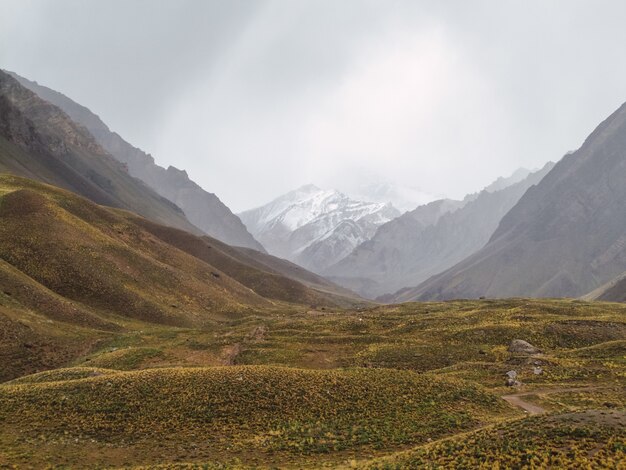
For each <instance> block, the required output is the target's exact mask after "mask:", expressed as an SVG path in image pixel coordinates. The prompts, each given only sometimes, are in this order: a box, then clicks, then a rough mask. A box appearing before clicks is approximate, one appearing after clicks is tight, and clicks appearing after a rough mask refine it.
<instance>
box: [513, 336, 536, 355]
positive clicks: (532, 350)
mask: <svg viewBox="0 0 626 470" xmlns="http://www.w3.org/2000/svg"><path fill="white" fill-rule="evenodd" d="M509 352H510V353H513V354H528V355H530V354H538V353H540V352H541V351H540V350H539V349H538V348H536V347H535V346H533V345H532V344H530V343H529V342H528V341H524V340H523V339H514V340H513V341H511V343H510V344H509Z"/></svg>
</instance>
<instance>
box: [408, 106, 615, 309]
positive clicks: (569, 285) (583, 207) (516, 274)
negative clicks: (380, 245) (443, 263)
mask: <svg viewBox="0 0 626 470" xmlns="http://www.w3.org/2000/svg"><path fill="white" fill-rule="evenodd" d="M625 200H626V105H622V106H621V107H620V108H619V109H618V110H617V111H615V112H614V113H613V114H612V115H611V116H609V117H608V118H607V119H606V120H605V121H604V122H602V123H601V124H600V125H599V126H598V127H597V128H596V129H595V130H594V131H593V132H592V133H591V134H590V135H589V137H587V139H586V140H585V142H584V143H583V145H582V146H581V147H580V148H579V149H578V150H576V151H575V152H571V153H569V154H567V155H566V156H565V157H564V158H563V159H562V160H560V161H559V162H558V163H557V164H556V166H555V167H554V168H553V169H552V170H551V171H550V172H549V173H548V175H547V176H546V177H545V178H544V179H543V180H542V181H541V182H540V183H539V184H537V185H536V186H535V187H532V188H530V189H529V190H528V191H527V192H526V193H525V194H524V196H523V197H522V198H521V199H520V200H519V202H518V203H517V204H516V205H515V206H514V207H513V208H512V209H511V210H510V211H509V212H508V213H507V214H506V215H505V216H504V217H503V218H502V220H501V221H500V223H499V225H498V227H497V229H496V230H495V233H494V234H493V235H492V236H491V237H490V239H489V242H488V243H487V244H486V245H485V246H484V247H483V248H482V249H481V250H479V251H478V252H476V253H475V254H473V255H472V256H470V257H468V258H467V259H465V260H463V261H461V262H460V263H459V264H457V265H455V266H453V267H451V268H450V269H448V270H446V271H444V272H443V273H441V274H438V275H437V276H434V277H433V278H431V279H429V280H428V281H426V282H424V283H422V284H421V285H419V286H417V287H416V288H415V289H411V290H408V291H407V292H405V293H404V294H403V295H402V296H401V297H400V298H401V299H405V300H411V299H451V298H459V297H481V296H486V297H512V296H533V297H578V296H582V295H585V294H587V293H589V292H590V291H593V290H595V289H597V288H599V287H601V286H603V285H604V284H605V283H607V282H611V281H612V280H614V279H615V278H616V277H618V276H621V275H622V274H623V273H624V271H625V267H626V234H625V232H624V228H625V227H626V204H624V201H625ZM621 286H624V283H623V282H617V283H616V284H615V285H614V286H613V287H612V288H611V289H613V290H612V295H611V297H612V298H619V297H620V296H619V294H618V293H617V292H616V291H615V290H616V289H618V290H619V289H620V288H623V287H621Z"/></svg>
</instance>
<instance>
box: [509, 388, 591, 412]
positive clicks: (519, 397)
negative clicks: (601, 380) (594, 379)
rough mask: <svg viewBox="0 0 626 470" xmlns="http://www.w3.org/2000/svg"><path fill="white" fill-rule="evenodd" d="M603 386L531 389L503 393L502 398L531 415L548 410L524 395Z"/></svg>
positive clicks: (584, 389) (564, 391) (578, 390)
mask: <svg viewBox="0 0 626 470" xmlns="http://www.w3.org/2000/svg"><path fill="white" fill-rule="evenodd" d="M597 388H602V387H579V388H547V389H541V390H531V391H528V392H521V393H514V394H511V395H503V396H502V397H501V398H502V399H503V400H505V401H507V402H508V403H510V404H511V405H513V406H517V407H518V408H521V409H522V410H524V411H526V412H527V413H528V414H529V415H540V414H543V413H547V412H548V410H546V409H545V408H543V407H541V406H539V405H535V404H534V403H530V402H528V401H526V400H524V398H523V397H527V396H532V395H540V396H541V395H552V394H555V393H568V392H583V391H588V390H594V389H597Z"/></svg>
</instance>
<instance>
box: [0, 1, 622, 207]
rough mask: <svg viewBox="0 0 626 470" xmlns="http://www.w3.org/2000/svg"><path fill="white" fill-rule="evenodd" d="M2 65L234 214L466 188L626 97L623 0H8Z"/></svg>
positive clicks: (554, 148)
mask: <svg viewBox="0 0 626 470" xmlns="http://www.w3.org/2000/svg"><path fill="white" fill-rule="evenodd" d="M0 1H1V2H2V11H3V15H2V16H1V17H0V62H1V66H2V67H3V68H7V69H12V70H15V71H16V72H18V73H21V74H23V75H24V76H27V77H28V78H31V79H34V80H37V81H38V82H40V83H42V84H44V85H47V86H50V87H52V88H55V89H57V90H59V91H61V92H63V93H65V94H67V95H68V96H70V97H72V98H74V99H75V100H76V101H78V102H80V103H82V104H84V105H86V106H88V107H89V108H90V109H92V110H93V111H94V112H96V113H97V114H99V115H100V116H101V117H102V118H103V119H104V121H105V122H107V123H108V124H109V125H110V127H111V128H112V129H113V130H115V131H117V132H119V133H120V134H121V135H122V136H123V137H125V138H126V139H127V140H129V141H130V142H131V143H133V144H135V145H138V146H140V147H142V148H144V149H146V150H148V151H150V152H151V153H153V155H154V157H155V158H156V159H157V161H158V162H159V163H161V164H163V165H166V166H167V165H170V164H171V165H174V166H177V167H179V168H184V169H186V170H188V172H189V174H190V175H192V177H193V178H194V179H195V180H196V181H197V182H199V183H200V184H201V185H202V186H203V187H205V188H206V189H208V190H209V191H213V192H215V193H216V194H217V195H218V196H220V197H221V198H222V199H223V200H224V201H225V202H226V203H227V204H229V205H230V206H231V207H232V208H233V209H235V210H242V209H245V208H248V207H251V206H255V205H259V204H261V203H264V202H266V201H267V200H269V199H271V198H273V197H275V196H277V195H278V194H280V193H281V192H285V191H287V190H290V189H292V188H294V187H296V186H299V185H301V184H304V183H309V182H313V183H316V184H318V185H322V186H326V187H340V188H342V189H344V190H346V189H349V188H350V187H356V186H359V184H360V183H361V182H362V181H363V180H366V179H367V180H371V179H372V175H376V177H377V178H380V179H381V180H385V181H387V182H389V181H391V182H396V183H398V184H402V185H404V186H411V187H417V188H420V189H422V190H424V191H427V192H430V193H436V194H446V195H448V196H453V197H462V196H463V195H464V194H465V193H467V192H473V191H476V190H478V189H479V188H481V187H482V186H485V185H487V184H488V183H490V182H491V181H492V180H494V179H496V178H497V177H498V176H501V175H505V174H510V173H512V172H513V171H514V170H515V169H516V168H518V167H521V166H525V167H531V168H532V167H538V166H541V165H543V163H545V162H546V161H547V160H550V159H552V160H555V159H558V158H560V156H561V155H562V154H563V153H565V152H566V151H567V150H570V149H573V148H576V147H577V146H578V145H579V144H580V143H581V142H582V140H583V139H584V138H585V137H586V135H587V134H588V133H589V132H591V130H592V129H593V128H594V127H595V126H596V125H597V124H598V123H599V122H600V121H601V120H602V119H603V118H604V117H606V116H607V115H608V114H610V113H611V112H612V111H613V110H614V109H615V108H617V107H618V106H619V105H620V104H621V103H622V102H623V101H624V98H625V97H626V62H624V61H623V60H622V58H621V56H620V55H619V54H620V51H619V47H618V46H619V45H620V44H623V43H624V42H626V28H623V24H622V19H623V18H624V15H625V14H626V3H624V2H621V1H618V0H614V1H609V0H603V1H602V2H592V1H588V0H568V1H567V2H566V1H550V2H546V1H544V0H532V1H526V2H511V1H501V2H494V1H490V0H473V1H471V2H468V1H466V0H458V1H448V2H441V1H436V0H420V1H416V0H406V1H405V0H342V1H337V0H298V1H294V0H267V1H261V0H258V1H249V0H229V1H228V2H224V1H219V0H206V1H200V0H181V1H177V2H171V1H164V0H127V1H126V0H125V1H111V2H98V1H84V0H81V1H78V0H0Z"/></svg>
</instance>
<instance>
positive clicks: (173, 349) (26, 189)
mask: <svg viewBox="0 0 626 470" xmlns="http://www.w3.org/2000/svg"><path fill="white" fill-rule="evenodd" d="M213 250H218V251H219V252H216V251H213ZM242 253H243V254H242ZM244 255H245V256H244ZM250 256H253V254H250V253H249V252H248V251H246V252H245V253H244V252H239V251H238V250H237V249H235V248H232V247H230V248H228V247H225V246H223V245H219V244H217V243H214V242H213V241H211V240H210V239H205V238H203V237H195V236H192V235H188V234H185V233H184V232H180V231H176V230H174V229H169V228H165V227H161V226H158V225H155V224H152V223H150V222H147V221H144V220H142V219H138V218H137V217H136V216H135V215H133V214H130V213H127V212H123V211H119V210H112V209H107V208H104V207H101V206H97V205H95V204H92V203H90V202H88V201H85V200H83V199H81V198H78V197H76V196H74V195H72V194H71V193H68V192H66V191H62V190H59V189H56V188H53V187H49V186H45V185H41V184H39V183H34V182H29V181H28V180H24V179H20V178H15V177H8V176H7V177H5V176H3V177H0V360H2V366H1V367H0V382H1V383H0V467H2V466H8V467H11V466H18V467H29V466H32V467H36V468H39V467H46V466H52V467H76V468H93V467H111V466H118V467H124V468H128V467H134V466H146V467H151V466H155V465H160V466H162V467H163V468H168V467H171V468H242V467H243V468H245V467H261V468H262V467H269V468H275V467H279V468H283V467H288V468H289V467H291V468H303V467H309V468H318V467H320V466H330V467H337V466H346V467H351V466H352V467H354V466H373V467H374V468H405V467H416V468H422V467H424V468H429V467H432V468H437V466H439V467H440V468H441V467H443V468H445V467H455V466H456V467H459V468H473V467H476V466H480V465H483V466H484V467H485V468H492V467H496V466H497V465H500V466H501V467H502V468H508V467H517V468H541V467H545V466H549V465H552V466H553V467H554V468H561V467H568V466H570V467H572V468H585V467H586V466H587V467H594V468H595V467H603V466H604V467H608V468H611V467H613V468H615V467H618V468H619V462H620V461H621V460H623V458H624V455H623V452H624V435H623V429H624V412H625V411H626V393H625V390H626V305H623V304H617V303H606V302H583V301H577V300H554V299H543V300H531V299H507V300H465V301H455V302H433V303H410V304H402V305H391V306H371V307H369V308H364V307H363V305H362V304H355V305H353V306H348V304H347V302H348V297H342V298H341V301H337V302H335V301H334V300H333V299H335V300H336V299H337V298H336V296H337V295H340V296H341V295H343V294H341V293H337V292H335V293H333V294H332V295H330V296H327V295H326V294H324V293H323V289H322V290H319V289H318V290H315V289H312V288H310V287H308V286H307V285H305V284H303V283H300V282H299V281H294V280H292V279H286V278H283V277H281V275H279V274H278V273H277V272H276V271H275V270H273V269H272V268H270V267H268V268H267V269H268V270H267V271H265V268H264V267H263V266H264V265H263V263H264V262H270V261H271V263H270V264H272V263H276V262H277V261H275V260H269V261H268V258H267V255H264V256H266V257H265V258H264V257H258V258H255V259H252V258H249V257H250ZM290 269H291V268H290ZM311 276H312V275H311ZM311 276H309V275H304V278H307V279H313V281H315V279H314V278H312V277H311ZM313 281H311V282H313ZM294 282H295V284H294ZM307 282H309V281H307ZM315 282H317V281H315ZM322 287H323V286H322ZM298 299H304V300H301V302H298ZM516 339H517V340H524V341H527V342H529V343H530V344H531V345H532V346H531V347H534V348H536V349H537V350H536V351H533V352H523V351H522V352H520V351H511V350H510V349H509V346H510V344H511V342H512V341H513V340H516ZM509 371H515V380H517V381H518V382H520V384H519V385H516V386H513V387H507V386H505V382H506V379H507V377H506V376H505V374H506V373H507V372H509ZM527 413H530V414H533V413H536V414H539V415H540V416H530V417H529V416H526V414H527Z"/></svg>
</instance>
